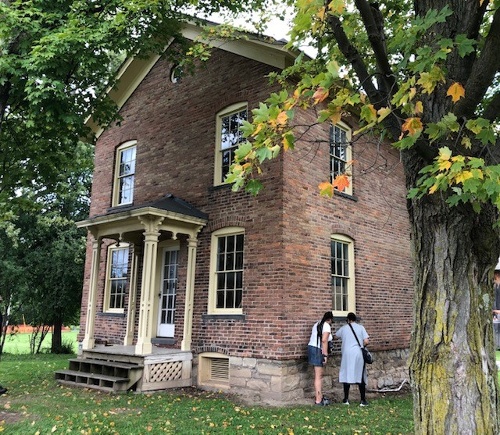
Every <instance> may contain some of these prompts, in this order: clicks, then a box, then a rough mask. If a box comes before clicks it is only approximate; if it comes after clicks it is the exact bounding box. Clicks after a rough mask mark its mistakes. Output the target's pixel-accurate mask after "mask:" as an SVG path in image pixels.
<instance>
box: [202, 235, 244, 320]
mask: <svg viewBox="0 0 500 435" xmlns="http://www.w3.org/2000/svg"><path fill="white" fill-rule="evenodd" d="M244 241H245V234H244V232H243V229H241V228H237V227H229V228H224V229H222V230H219V231H216V232H215V233H214V234H213V235H212V245H211V261H210V270H211V272H212V273H211V274H210V296H209V305H210V306H209V312H211V313H223V314H241V313H242V299H243V247H244Z"/></svg>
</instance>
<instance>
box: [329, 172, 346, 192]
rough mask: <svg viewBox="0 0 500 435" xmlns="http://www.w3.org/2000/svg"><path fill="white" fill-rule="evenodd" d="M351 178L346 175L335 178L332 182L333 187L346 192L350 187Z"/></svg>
mask: <svg viewBox="0 0 500 435" xmlns="http://www.w3.org/2000/svg"><path fill="white" fill-rule="evenodd" d="M349 184H350V183H349V177H348V176H347V175H346V174H340V175H337V176H336V177H335V179H334V180H333V182H332V187H333V188H335V189H337V190H339V191H340V192H342V191H344V190H345V189H346V188H347V187H349Z"/></svg>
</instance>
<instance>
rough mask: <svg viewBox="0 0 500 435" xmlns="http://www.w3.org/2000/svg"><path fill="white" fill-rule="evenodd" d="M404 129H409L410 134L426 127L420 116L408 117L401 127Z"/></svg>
mask: <svg viewBox="0 0 500 435" xmlns="http://www.w3.org/2000/svg"><path fill="white" fill-rule="evenodd" d="M401 128H402V130H403V131H407V132H408V134H409V135H410V136H413V135H414V134H416V133H418V132H420V131H422V129H423V128H424V127H423V125H422V121H421V120H420V118H407V119H406V120H405V122H404V124H403V126H402V127H401Z"/></svg>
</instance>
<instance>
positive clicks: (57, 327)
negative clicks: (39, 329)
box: [50, 321, 62, 353]
mask: <svg viewBox="0 0 500 435" xmlns="http://www.w3.org/2000/svg"><path fill="white" fill-rule="evenodd" d="M52 326H53V329H52V346H51V349H50V351H51V353H61V349H62V322H61V321H57V322H55V323H54V325H52Z"/></svg>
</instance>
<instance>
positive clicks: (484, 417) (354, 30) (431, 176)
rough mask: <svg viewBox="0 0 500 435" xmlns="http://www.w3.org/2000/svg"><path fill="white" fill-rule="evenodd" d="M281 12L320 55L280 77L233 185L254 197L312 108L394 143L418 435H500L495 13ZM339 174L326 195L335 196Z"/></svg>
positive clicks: (318, 6)
mask: <svg viewBox="0 0 500 435" xmlns="http://www.w3.org/2000/svg"><path fill="white" fill-rule="evenodd" d="M289 4H290V6H295V8H296V9H295V11H296V15H295V18H294V23H293V29H292V31H291V33H290V37H291V44H290V46H295V47H300V46H302V45H303V44H309V45H311V46H313V47H314V48H315V49H316V51H317V56H316V57H315V58H314V59H312V60H308V59H306V58H305V57H300V58H299V59H298V61H297V62H296V64H295V65H294V66H293V67H291V68H289V69H288V70H285V71H284V73H283V74H281V75H280V76H276V77H275V78H276V79H277V80H280V81H281V82H282V84H283V89H284V91H283V92H281V93H279V94H276V95H273V96H271V97H270V98H269V100H268V101H267V102H266V103H265V104H262V105H261V106H260V107H259V108H258V109H256V110H254V111H253V121H252V124H249V123H247V124H246V126H245V134H246V135H247V136H248V137H249V138H251V139H252V141H251V143H246V144H244V145H242V146H241V147H240V149H239V151H238V152H237V163H236V164H235V165H234V166H233V169H232V174H231V175H230V176H229V178H228V180H229V181H233V182H235V185H234V187H235V189H238V188H240V187H241V186H243V185H245V186H246V188H247V190H249V191H251V192H254V193H256V192H258V191H259V189H260V188H261V185H260V183H259V181H258V176H257V175H256V174H258V172H259V171H261V170H263V168H262V167H261V165H262V163H263V162H264V161H265V160H267V159H269V158H273V157H275V156H276V155H277V154H278V153H279V152H280V150H283V149H284V150H286V149H289V148H293V146H294V143H295V137H294V130H293V128H292V127H293V114H294V111H295V110H300V109H302V108H306V107H311V106H314V107H316V108H317V109H318V113H319V116H318V122H332V123H336V122H337V121H339V120H340V118H341V117H342V114H343V113H345V112H351V113H356V114H358V115H359V118H360V121H361V125H362V127H361V128H360V130H359V131H358V132H356V134H364V133H366V132H370V133H373V132H376V133H377V134H379V135H381V137H383V138H387V139H388V140H390V141H392V143H393V144H394V146H395V147H397V148H398V149H400V150H401V156H402V163H403V166H404V170H405V174H406V182H407V187H408V189H409V192H410V194H409V200H408V212H409V218H410V223H411V229H412V234H411V236H412V246H413V251H414V264H413V266H414V271H415V274H414V283H415V311H414V319H415V322H414V330H413V335H412V343H411V353H410V376H411V382H412V387H413V391H414V416H415V429H416V432H417V433H422V434H448V433H461V434H462V433H467V434H473V433H477V434H496V433H499V432H500V427H499V422H498V403H499V402H498V382H497V370H496V365H495V358H494V349H493V339H492V324H491V317H492V315H491V313H492V311H491V308H492V305H491V302H492V275H493V268H494V266H495V264H496V263H497V261H498V257H499V254H500V247H499V245H500V244H499V232H498V208H499V207H500V195H499V193H500V165H499V159H498V157H499V147H498V145H499V135H498V132H499V131H500V130H499V116H500V110H499V109H500V87H499V86H498V85H499V82H498V79H499V70H500V56H498V46H499V43H500V2H499V1H498V0H491V1H488V0H433V1H429V0H415V1H411V2H410V1H394V0H387V1H378V2H370V1H367V0H354V1H344V0H332V1H327V2H324V1H322V0H297V1H293V2H289ZM290 79H294V80H290ZM291 82H292V83H294V85H293V86H291V85H290V83H291ZM353 147H354V149H353V152H354V153H355V152H356V149H355V147H356V144H353ZM351 163H352V162H351ZM352 164H353V165H355V162H354V163H352ZM347 170H348V171H349V170H350V168H347ZM346 175H347V174H344V175H341V176H339V177H338V178H337V179H336V180H334V181H333V183H328V182H325V183H323V184H322V185H321V186H320V189H321V190H322V192H323V193H325V194H330V195H331V194H333V192H334V187H336V188H339V189H340V190H342V189H343V187H344V186H345V184H346V183H347V182H348V181H347V180H348V179H347V176H346ZM387 188H388V189H390V185H388V186H387Z"/></svg>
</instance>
